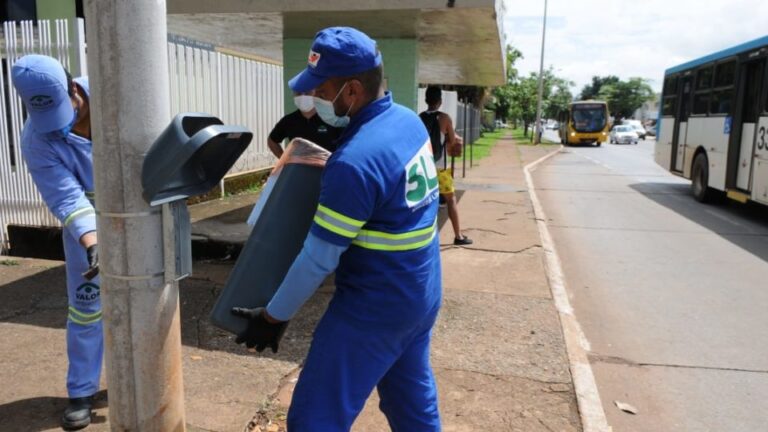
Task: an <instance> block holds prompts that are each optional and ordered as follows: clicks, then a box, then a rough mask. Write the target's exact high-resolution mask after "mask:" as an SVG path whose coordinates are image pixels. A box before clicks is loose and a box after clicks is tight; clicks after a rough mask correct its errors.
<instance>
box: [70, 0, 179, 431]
mask: <svg viewBox="0 0 768 432" xmlns="http://www.w3.org/2000/svg"><path fill="white" fill-rule="evenodd" d="M85 12H86V23H87V24H88V26H89V28H88V38H89V43H88V71H89V72H90V86H91V99H90V103H91V122H92V127H93V155H94V171H95V172H94V179H95V183H96V197H97V198H96V212H97V215H98V216H97V225H98V228H99V230H98V236H99V244H100V245H102V247H101V249H100V252H101V256H100V266H101V282H102V308H103V311H104V342H105V351H106V354H105V358H106V367H107V382H108V387H109V422H110V427H111V430H113V431H129V430H130V431H142V432H144V431H147V432H155V431H156V432H161V431H184V430H185V422H184V393H183V386H182V369H181V332H180V325H179V323H180V320H179V295H178V284H177V283H176V282H173V281H171V282H168V283H166V282H165V280H164V271H163V270H164V266H163V264H164V259H168V258H173V257H164V254H163V234H164V232H163V226H162V216H161V212H160V209H158V208H152V207H149V205H148V204H147V203H146V202H145V201H144V199H143V198H142V194H141V193H142V190H141V167H142V163H143V160H144V154H145V153H146V152H147V150H148V149H149V146H150V145H151V144H152V142H153V141H154V140H155V138H157V136H158V135H159V134H160V132H161V131H162V130H163V129H164V128H165V126H166V125H167V124H168V122H169V121H170V92H169V81H168V79H169V78H168V52H167V47H166V40H167V26H166V8H165V1H164V0H133V1H130V2H127V1H121V0H87V1H86V8H85ZM166 228H168V229H170V228H172V227H166Z"/></svg>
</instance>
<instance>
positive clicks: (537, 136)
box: [533, 0, 547, 144]
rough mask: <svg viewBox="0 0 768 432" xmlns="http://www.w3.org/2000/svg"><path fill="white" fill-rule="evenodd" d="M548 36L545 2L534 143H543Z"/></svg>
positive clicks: (545, 6)
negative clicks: (545, 46)
mask: <svg viewBox="0 0 768 432" xmlns="http://www.w3.org/2000/svg"><path fill="white" fill-rule="evenodd" d="M546 36H547V0H544V25H543V27H542V30H541V60H540V62H539V96H538V100H537V102H536V122H535V123H534V124H533V133H534V135H535V137H534V143H536V144H540V143H541V135H540V134H539V131H540V129H541V128H542V126H541V124H540V123H541V98H542V96H543V94H544V41H545V40H546ZM542 132H543V130H542Z"/></svg>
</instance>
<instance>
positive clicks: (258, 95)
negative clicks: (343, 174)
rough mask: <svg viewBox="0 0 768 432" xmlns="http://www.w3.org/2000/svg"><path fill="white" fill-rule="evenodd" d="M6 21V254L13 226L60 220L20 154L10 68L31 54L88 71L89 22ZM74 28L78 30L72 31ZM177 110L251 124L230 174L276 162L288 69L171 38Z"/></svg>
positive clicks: (19, 115)
mask: <svg viewBox="0 0 768 432" xmlns="http://www.w3.org/2000/svg"><path fill="white" fill-rule="evenodd" d="M72 23H73V26H72V27H70V22H69V21H68V20H55V21H49V20H38V21H22V22H18V23H17V22H13V21H8V22H4V23H3V33H2V39H1V45H2V49H3V51H2V54H1V55H0V59H1V60H2V73H0V90H1V91H0V254H3V253H6V252H7V249H8V237H7V226H8V225H10V224H17V225H30V226H58V225H59V222H58V220H56V218H55V217H54V216H53V215H52V214H51V213H50V212H49V211H48V209H47V207H46V205H45V203H44V202H43V200H42V198H41V197H40V194H39V193H38V191H37V187H36V186H35V184H34V182H33V181H32V177H31V176H30V175H29V172H28V170H27V167H26V165H25V163H24V159H23V157H22V155H21V130H22V128H23V125H24V120H25V119H26V112H25V111H24V107H23V104H22V103H21V99H19V97H18V95H17V94H16V91H15V89H14V88H13V85H12V83H11V82H10V78H9V77H10V74H11V67H12V66H13V64H14V63H15V62H16V60H18V59H19V58H20V57H23V56H25V55H27V54H33V53H36V54H45V55H49V56H51V57H54V58H56V59H58V60H59V61H60V62H61V63H62V65H64V67H66V68H67V69H69V70H70V71H72V73H73V75H74V76H78V75H86V74H87V73H86V62H85V39H84V34H85V33H84V25H83V20H82V19H78V20H76V21H72ZM70 28H73V29H74V30H75V35H74V37H70V34H69V32H70ZM168 62H169V74H170V85H171V88H170V93H171V113H170V114H171V115H174V114H176V113H178V112H183V111H202V112H207V113H210V114H213V115H215V116H217V117H219V118H221V119H222V121H224V122H225V123H229V124H239V125H243V126H246V127H248V128H249V129H251V130H252V131H253V133H254V138H253V142H252V143H251V145H250V146H249V147H248V149H247V150H246V151H245V153H243V155H242V156H241V157H240V159H239V160H238V161H237V162H236V163H235V165H234V167H233V168H232V169H231V170H230V175H233V174H239V173H244V172H250V171H255V170H259V169H263V168H266V167H269V166H271V165H272V164H273V163H274V161H275V159H274V157H273V155H272V153H271V152H270V151H269V149H268V147H267V142H266V141H267V136H268V134H269V131H270V130H271V128H272V127H273V126H274V125H275V124H276V123H277V122H278V120H280V118H281V117H282V115H283V67H282V65H280V64H279V63H277V62H274V61H271V60H268V59H261V58H256V57H254V56H248V55H245V54H241V53H235V52H229V51H225V50H221V49H217V48H215V47H214V46H213V45H210V44H206V43H201V42H197V41H194V40H189V39H185V38H180V37H175V36H172V35H171V36H169V39H168Z"/></svg>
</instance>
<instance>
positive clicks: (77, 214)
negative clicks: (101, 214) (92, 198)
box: [64, 207, 95, 225]
mask: <svg viewBox="0 0 768 432" xmlns="http://www.w3.org/2000/svg"><path fill="white" fill-rule="evenodd" d="M94 213H95V211H94V210H93V207H87V208H81V209H79V210H75V211H73V212H72V213H70V214H69V216H67V218H66V219H64V225H69V224H70V223H71V222H72V221H73V220H75V219H77V218H79V217H81V216H87V215H90V214H94Z"/></svg>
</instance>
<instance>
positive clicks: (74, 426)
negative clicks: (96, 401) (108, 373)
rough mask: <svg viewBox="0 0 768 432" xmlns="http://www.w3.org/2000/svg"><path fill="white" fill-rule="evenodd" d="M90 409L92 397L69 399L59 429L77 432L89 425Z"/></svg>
mask: <svg viewBox="0 0 768 432" xmlns="http://www.w3.org/2000/svg"><path fill="white" fill-rule="evenodd" d="M92 408H93V396H88V397H81V398H72V399H70V400H69V406H67V409H65V410H64V417H62V418H61V427H62V428H63V429H64V430H78V429H82V428H84V427H86V426H88V425H89V424H91V409H92Z"/></svg>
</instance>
